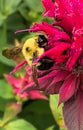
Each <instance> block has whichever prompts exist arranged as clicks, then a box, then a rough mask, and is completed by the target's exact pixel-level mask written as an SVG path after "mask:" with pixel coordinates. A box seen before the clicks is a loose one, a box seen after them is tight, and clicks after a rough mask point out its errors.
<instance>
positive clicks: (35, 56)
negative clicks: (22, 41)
mask: <svg viewBox="0 0 83 130" xmlns="http://www.w3.org/2000/svg"><path fill="white" fill-rule="evenodd" d="M36 58H37V52H34V53H33V62H34V60H35V59H36ZM32 72H33V75H32V76H33V80H34V82H35V84H36V85H37V86H38V87H39V83H38V75H37V67H36V64H35V65H33V63H32Z"/></svg>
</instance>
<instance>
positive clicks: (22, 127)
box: [6, 119, 37, 130]
mask: <svg viewBox="0 0 83 130" xmlns="http://www.w3.org/2000/svg"><path fill="white" fill-rule="evenodd" d="M6 130H37V129H36V128H35V127H34V126H33V125H32V124H30V123H29V122H27V121H25V120H23V119H18V120H15V121H11V122H10V123H8V124H7V125H6Z"/></svg>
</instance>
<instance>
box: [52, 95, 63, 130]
mask: <svg viewBox="0 0 83 130" xmlns="http://www.w3.org/2000/svg"><path fill="white" fill-rule="evenodd" d="M58 101H59V95H50V108H51V111H52V114H53V116H54V119H55V121H56V122H57V124H58V125H59V126H60V127H62V128H63V127H64V126H65V125H64V119H63V114H62V107H63V105H60V106H59V107H58Z"/></svg>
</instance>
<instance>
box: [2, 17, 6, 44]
mask: <svg viewBox="0 0 83 130" xmlns="http://www.w3.org/2000/svg"><path fill="white" fill-rule="evenodd" d="M3 36H4V40H3V41H4V44H6V43H7V23H6V19H5V20H4V22H3Z"/></svg>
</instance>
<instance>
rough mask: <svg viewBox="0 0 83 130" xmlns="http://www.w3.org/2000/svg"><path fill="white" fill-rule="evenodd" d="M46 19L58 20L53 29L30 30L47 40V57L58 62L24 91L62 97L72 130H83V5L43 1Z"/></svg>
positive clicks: (38, 25) (70, 0)
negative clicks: (42, 92)
mask: <svg viewBox="0 0 83 130" xmlns="http://www.w3.org/2000/svg"><path fill="white" fill-rule="evenodd" d="M42 3H43V6H44V8H45V12H44V14H43V15H44V16H48V17H52V18H54V20H55V22H54V23H52V24H51V25H50V24H48V23H46V22H42V23H35V24H34V26H33V27H31V28H30V29H29V30H30V31H31V32H42V33H43V34H45V35H46V36H47V40H48V49H47V50H45V52H44V53H43V54H42V55H41V56H40V57H39V58H38V59H37V60H36V63H37V62H39V61H40V60H42V59H43V58H44V57H49V58H50V59H51V60H53V61H54V64H53V66H52V67H51V68H50V69H48V70H43V71H40V70H38V83H39V86H37V85H36V84H35V83H33V84H31V85H26V87H25V89H24V90H23V91H25V90H26V91H30V90H33V89H37V90H43V91H45V92H47V93H49V94H55V93H58V94H59V95H60V99H59V104H60V103H62V102H63V103H64V107H63V114H64V119H65V122H66V125H67V127H68V130H83V125H82V124H83V115H82V113H83V1H82V0H65V1H64V0H54V2H52V0H42Z"/></svg>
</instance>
